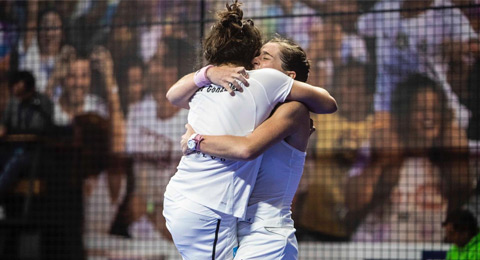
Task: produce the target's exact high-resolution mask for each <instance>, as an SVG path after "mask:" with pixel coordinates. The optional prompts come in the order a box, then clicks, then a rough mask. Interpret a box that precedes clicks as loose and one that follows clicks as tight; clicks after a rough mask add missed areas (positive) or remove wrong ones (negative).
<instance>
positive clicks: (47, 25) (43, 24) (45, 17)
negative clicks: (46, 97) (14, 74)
mask: <svg viewBox="0 0 480 260" xmlns="http://www.w3.org/2000/svg"><path fill="white" fill-rule="evenodd" d="M37 5H38V1H30V2H28V10H29V14H28V26H29V28H36V31H35V30H27V31H26V32H25V33H24V37H23V38H21V41H20V43H19V46H18V47H19V48H18V54H19V68H20V69H24V70H31V71H32V72H33V74H34V76H35V78H36V79H37V89H38V91H39V92H41V93H45V92H46V87H47V82H48V79H49V77H50V76H51V74H52V72H53V69H54V67H55V63H56V61H57V57H58V56H59V54H60V50H61V48H62V46H63V43H64V34H65V33H64V29H63V18H62V17H61V16H60V13H59V12H58V11H56V10H55V9H46V10H43V11H41V12H40V13H39V14H38V13H37V11H38V6H37ZM37 16H38V21H37Z"/></svg>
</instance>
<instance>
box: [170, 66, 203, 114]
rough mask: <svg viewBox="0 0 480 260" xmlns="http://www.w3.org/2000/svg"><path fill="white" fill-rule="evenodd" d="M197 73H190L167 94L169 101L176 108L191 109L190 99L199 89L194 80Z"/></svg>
mask: <svg viewBox="0 0 480 260" xmlns="http://www.w3.org/2000/svg"><path fill="white" fill-rule="evenodd" d="M194 75H195V73H190V74H188V75H186V76H183V77H182V78H181V79H180V80H178V81H177V82H176V83H175V84H174V85H173V86H172V87H171V88H170V89H169V90H168V92H167V95H166V97H167V99H168V101H170V103H172V104H173V105H175V106H178V107H182V108H186V109H189V108H190V106H189V105H188V103H189V102H190V98H191V97H192V96H193V95H194V94H195V92H197V90H198V87H197V85H195V82H194V80H193V77H194Z"/></svg>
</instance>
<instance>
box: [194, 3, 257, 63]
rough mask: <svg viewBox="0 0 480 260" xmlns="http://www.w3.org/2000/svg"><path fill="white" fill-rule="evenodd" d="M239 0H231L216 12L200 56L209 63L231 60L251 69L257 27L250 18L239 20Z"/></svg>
mask: <svg viewBox="0 0 480 260" xmlns="http://www.w3.org/2000/svg"><path fill="white" fill-rule="evenodd" d="M240 5H241V3H238V0H235V2H234V3H233V4H230V5H229V4H228V3H227V4H226V7H227V9H226V10H224V11H219V12H218V13H217V22H216V23H215V24H214V25H213V26H212V29H211V30H210V32H209V33H208V35H207V37H206V38H205V41H204V43H203V46H204V58H205V59H206V60H207V62H208V63H209V64H213V65H221V64H225V63H232V64H235V65H239V66H244V67H245V68H247V69H252V68H253V66H252V60H253V58H255V56H256V55H257V54H258V53H259V51H260V48H261V47H262V36H261V33H260V30H259V29H258V28H257V27H255V25H254V24H253V21H252V20H250V19H249V20H243V11H242V9H240Z"/></svg>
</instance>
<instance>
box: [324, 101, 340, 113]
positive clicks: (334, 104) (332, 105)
mask: <svg viewBox="0 0 480 260" xmlns="http://www.w3.org/2000/svg"><path fill="white" fill-rule="evenodd" d="M330 98H331V100H330V105H329V106H328V107H327V109H326V112H325V113H326V114H331V113H335V112H337V110H338V105H337V101H336V100H335V99H334V98H333V97H330Z"/></svg>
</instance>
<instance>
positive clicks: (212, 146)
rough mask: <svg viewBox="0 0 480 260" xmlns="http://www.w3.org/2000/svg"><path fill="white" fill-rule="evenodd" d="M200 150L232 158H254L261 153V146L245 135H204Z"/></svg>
mask: <svg viewBox="0 0 480 260" xmlns="http://www.w3.org/2000/svg"><path fill="white" fill-rule="evenodd" d="M199 150H200V151H201V152H202V153H205V154H209V155H213V156H218V157H222V158H226V159H231V160H252V159H254V158H256V157H258V156H259V155H260V154H261V149H260V147H259V146H255V145H254V144H252V143H251V142H250V140H249V138H248V137H245V136H231V135H223V136H204V139H203V141H202V142H201V143H200V146H199Z"/></svg>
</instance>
